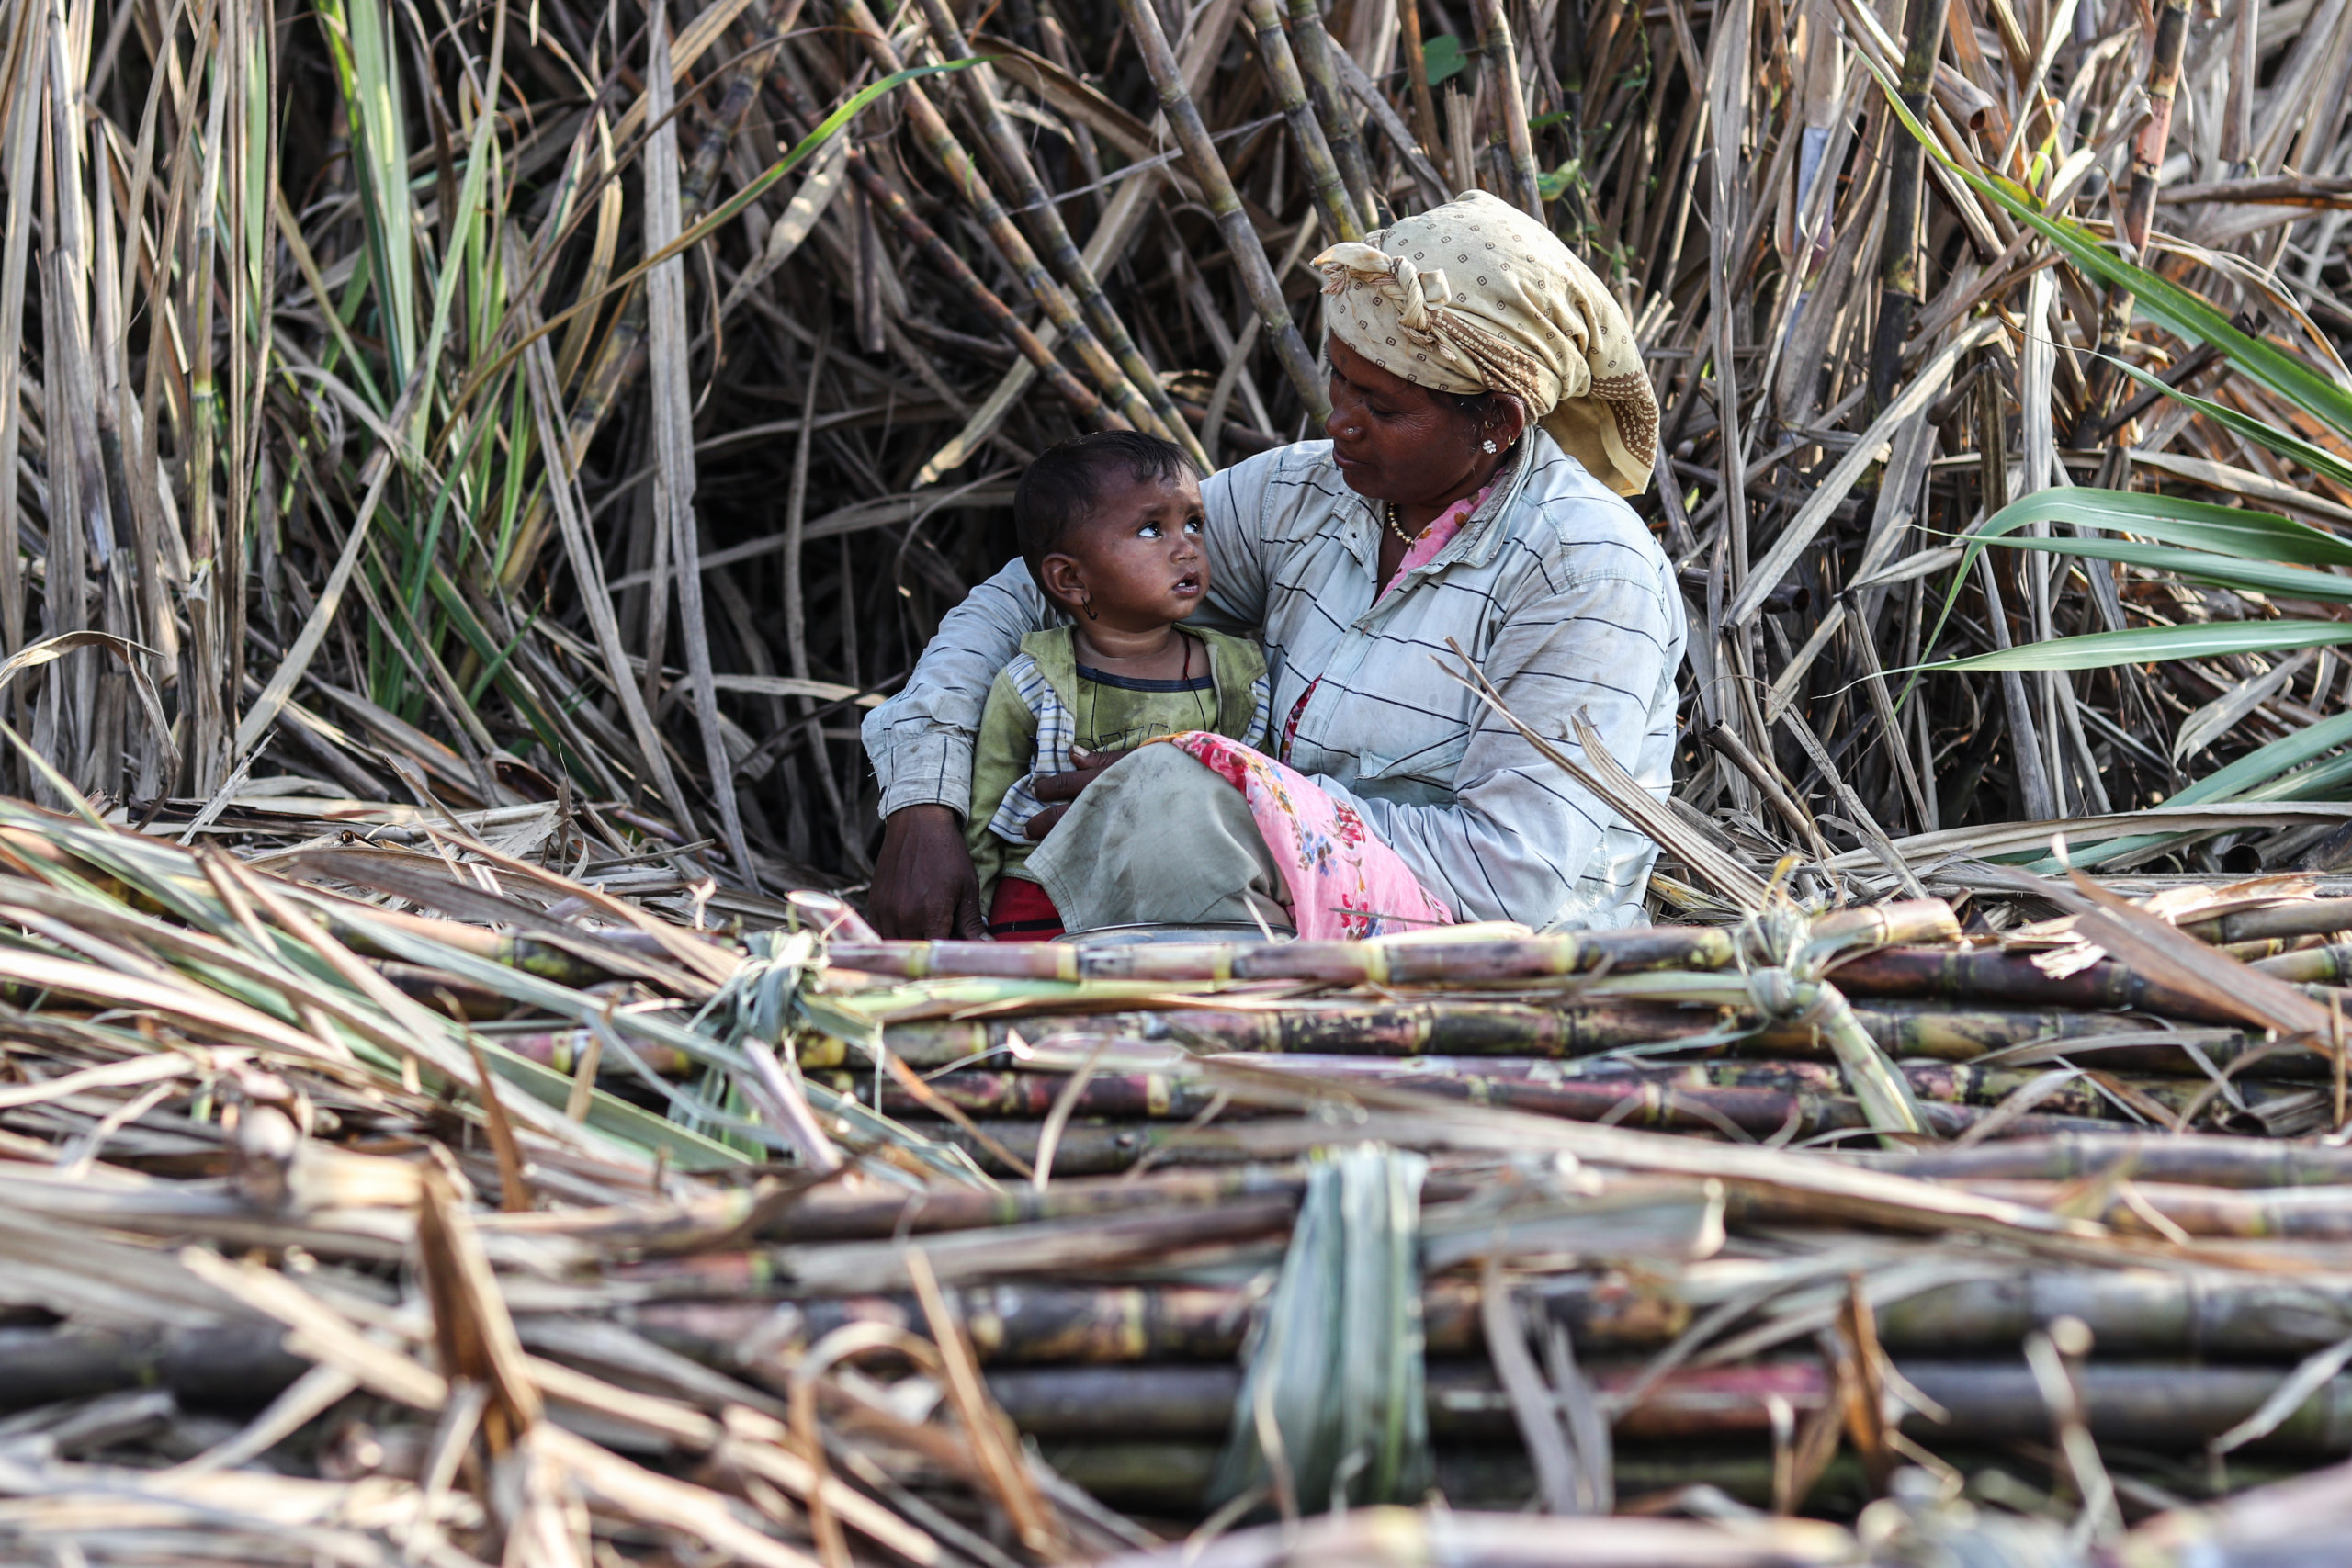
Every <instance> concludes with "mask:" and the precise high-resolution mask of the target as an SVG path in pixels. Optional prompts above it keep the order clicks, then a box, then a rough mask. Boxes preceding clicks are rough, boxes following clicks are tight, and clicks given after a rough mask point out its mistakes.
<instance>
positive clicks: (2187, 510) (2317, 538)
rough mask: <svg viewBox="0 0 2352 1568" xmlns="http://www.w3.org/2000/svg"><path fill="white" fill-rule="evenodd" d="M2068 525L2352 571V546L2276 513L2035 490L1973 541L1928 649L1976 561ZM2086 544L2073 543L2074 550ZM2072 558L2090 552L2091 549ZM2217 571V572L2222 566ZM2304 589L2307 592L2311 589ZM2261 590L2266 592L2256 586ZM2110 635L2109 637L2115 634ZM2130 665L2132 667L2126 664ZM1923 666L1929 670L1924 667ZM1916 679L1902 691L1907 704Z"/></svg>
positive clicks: (2112, 493) (2228, 554) (2116, 493)
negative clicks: (2035, 528) (2022, 533)
mask: <svg viewBox="0 0 2352 1568" xmlns="http://www.w3.org/2000/svg"><path fill="white" fill-rule="evenodd" d="M2050 523H2069V524H2072V525H2075V526H2076V527H2078V528H2104V529H2106V530H2108V531H2109V532H2110V533H2118V534H2133V535H2137V536H2139V537H2141V538H2143V539H2147V540H2151V541H2153V542H2154V543H2156V544H2160V545H2177V546H2180V547H2184V548H2188V549H2192V550H2208V551H2211V552H2213V553H2214V554H2215V555H2217V556H2221V557H2225V558H2234V559H2237V560H2250V561H2272V562H2277V561H2287V562H2293V563H2296V564H2300V565H2303V566H2352V543H2346V541H2345V540H2343V539H2339V538H2337V537H2336V536H2335V535H2334V534H2331V533H2329V532H2327V531H2326V530H2325V529H2324V528H2314V527H2312V525H2310V524H2308V523H2298V522H2296V521H2295V520H2294V519H2293V518H2291V517H2281V516H2278V514H2276V513H2267V512H2247V511H2245V510H2243V509H2242V508H2239V507H2234V506H2219V505H2216V504H2214V503H2213V502H2205V501H2180V500H2177V499H2175V498H2173V497H2171V496H2165V495H2142V494H2139V493H2136V492H2134V491H2120V490H2089V489H2085V490H2075V489H2052V490H2041V491H2034V492H2033V493H2032V494H2031V495H2028V496H2023V497H2021V498H2019V499H2018V500H2016V501H2013V502H2010V503H2009V504H2008V505H2007V506H2005V507H2003V508H2001V510H2000V511H1998V512H1996V513H1994V514H1993V516H1992V517H1991V518H1989V519H1987V520H1986V522H1985V525H1984V526H1983V527H1981V528H1979V529H1977V530H1976V532H1975V533H1973V534H1971V535H1970V536H1968V540H1967V552H1966V553H1965V554H1964V555H1963V556H1962V558H1961V562H1960V566H1959V568H1958V569H1957V570H1955V571H1954V572H1953V573H1952V579H1951V587H1950V588H1949V589H1947V590H1946V591H1945V593H1944V603H1943V608H1942V610H1940V611H1939V613H1938V614H1937V615H1936V625H1935V629H1934V630H1933V631H1932V632H1931V633H1929V635H1928V640H1927V641H1926V642H1925V643H1924V644H1922V645H1921V646H1922V647H1925V648H1933V647H1935V646H1936V644H1937V642H1938V641H1939V639H1940V638H1941V637H1943V634H1944V627H1945V626H1946V625H1947V624H1949V623H1950V621H1951V612H1952V607H1953V606H1954V605H1955V604H1958V603H1959V602H1960V592H1961V590H1962V587H1964V586H1965V585H1966V583H1967V581H1968V573H1969V570H1970V569H1971V568H1973V566H1974V565H1975V564H1976V558H1977V557H1978V556H1980V555H1982V554H1983V553H1984V552H1985V547H1987V546H1989V545H1994V544H2000V543H2007V542H2008V541H2007V539H2005V537H2004V536H2007V535H2009V534H2013V533H2015V532H2016V531H2017V530H2018V529H2020V528H2026V527H2030V526H2032V525H2035V524H2050ZM2084 542H2085V541H2082V540H2079V539H2076V540H2071V541H2067V544H2068V545H2069V546H2070V547H2072V546H2075V545H2080V544H2083V543H2084ZM2074 553H2075V554H2081V555H2092V554H2096V553H2098V552H2096V551H2094V550H2090V549H2077V550H2075V551H2074ZM2217 570H2218V567H2217ZM2304 591H2305V592H2308V587H2307V585H2306V586H2305V587H2304ZM2256 592H2267V590H2264V589H2259V588H2257V589H2256ZM2110 635H2111V634H2110ZM2126 662H2129V661H2128V660H2127V661H2126ZM1919 668H1927V667H1926V666H1921V667H1919ZM1916 685H1917V675H1916V674H1915V675H1914V676H1913V678H1912V680H1911V681H1910V682H1907V683H1906V684H1905V686H1904V689H1903V696H1904V700H1905V701H1908V700H1909V698H1910V695H1911V691H1912V688H1913V687H1914V686H1916Z"/></svg>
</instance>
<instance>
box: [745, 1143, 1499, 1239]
mask: <svg viewBox="0 0 2352 1568" xmlns="http://www.w3.org/2000/svg"><path fill="white" fill-rule="evenodd" d="M1060 1163H1061V1162H1060V1161H1059V1160H1058V1159H1057V1160H1056V1162H1055V1164H1056V1166H1057V1168H1058V1167H1059V1166H1060ZM1454 1186H1455V1184H1453V1183H1450V1182H1448V1181H1447V1180H1446V1179H1444V1178H1442V1177H1437V1178H1433V1179H1432V1180H1431V1182H1430V1184H1429V1186H1428V1187H1427V1188H1426V1189H1425V1190H1429V1191H1434V1192H1438V1193H1441V1194H1442V1193H1445V1192H1448V1191H1450V1190H1453V1188H1454ZM1305 1190H1306V1178H1305V1177H1304V1176H1303V1175H1302V1174H1300V1172H1299V1171H1298V1170H1297V1169H1296V1168H1279V1167H1267V1166H1253V1167H1250V1168H1247V1169H1243V1170H1235V1171H1191V1170H1182V1171H1177V1170H1171V1171H1162V1172H1158V1173H1155V1174H1152V1175H1148V1176H1139V1177H1134V1178H1122V1179H1118V1180H1115V1181H1112V1180H1102V1181H1096V1180H1084V1179H1063V1178H1061V1177H1057V1178H1056V1179H1055V1180H1054V1182H1053V1184H1052V1186H1051V1187H1049V1188H1048V1189H1047V1190H1045V1191H1043V1192H1040V1191H1038V1190H1036V1189H1035V1188H1034V1187H1025V1186H1024V1187H1020V1188H1010V1189H1002V1190H995V1191H979V1190H958V1189H952V1188H945V1189H940V1190H935V1191H930V1192H920V1193H906V1192H890V1193H885V1194H878V1195H876V1194H865V1193H852V1192H843V1191H842V1190H839V1189H838V1188H830V1187H828V1188H821V1189H818V1190H812V1191H809V1192H805V1193H802V1194H800V1195H799V1196H797V1197H796V1198H794V1199H792V1200H791V1201H788V1202H785V1203H781V1204H778V1205H776V1206H775V1209H774V1210H773V1212H771V1213H768V1214H766V1215H765V1216H764V1217H763V1219H762V1220H761V1222H760V1224H759V1228H758V1233H757V1234H758V1235H760V1236H761V1237H762V1238H763V1240H768V1241H791V1242H820V1241H854V1240H879V1239H883V1238H886V1237H889V1236H898V1235H933V1234H936V1233H939V1232H944V1231H958V1230H978V1229H995V1228H999V1227H1001V1226H1005V1225H1021V1224H1035V1223H1036V1222H1038V1221H1041V1220H1077V1219H1086V1218H1091V1217H1094V1216H1098V1215H1106V1214H1126V1213H1142V1212H1147V1211H1150V1212H1159V1211H1166V1210H1174V1209H1186V1208H1216V1207H1220V1206H1222V1205H1225V1204H1227V1203H1233V1202H1238V1201H1245V1200H1255V1199H1262V1198H1287V1199H1291V1200H1294V1201H1295V1200H1296V1198H1297V1197H1298V1195H1299V1194H1300V1193H1301V1192H1303V1191H1305Z"/></svg>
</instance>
